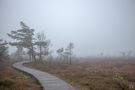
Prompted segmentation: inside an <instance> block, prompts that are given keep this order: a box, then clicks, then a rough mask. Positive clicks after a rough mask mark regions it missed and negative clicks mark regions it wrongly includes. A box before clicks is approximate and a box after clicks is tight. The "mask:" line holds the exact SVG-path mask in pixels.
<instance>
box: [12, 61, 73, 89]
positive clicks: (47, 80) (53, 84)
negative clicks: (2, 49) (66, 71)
mask: <svg viewBox="0 0 135 90" xmlns="http://www.w3.org/2000/svg"><path fill="white" fill-rule="evenodd" d="M29 62H30V61H22V62H18V63H15V64H13V67H14V68H16V69H18V70H21V71H23V72H26V73H28V74H31V75H32V76H34V77H35V78H36V79H37V80H38V81H39V83H40V84H41V86H42V87H43V90H75V89H74V88H73V87H72V86H71V85H69V84H68V83H66V82H65V81H63V80H61V79H59V78H57V77H55V76H53V75H51V74H49V73H46V72H42V71H39V70H35V69H31V68H28V67H25V66H24V65H23V64H24V63H29Z"/></svg>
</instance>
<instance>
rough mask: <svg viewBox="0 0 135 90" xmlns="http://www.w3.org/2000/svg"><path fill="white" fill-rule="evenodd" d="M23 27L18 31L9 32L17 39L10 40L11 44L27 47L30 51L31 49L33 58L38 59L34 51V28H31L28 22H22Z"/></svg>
mask: <svg viewBox="0 0 135 90" xmlns="http://www.w3.org/2000/svg"><path fill="white" fill-rule="evenodd" d="M20 26H21V29H19V30H16V31H11V33H10V34H9V33H8V36H9V37H11V38H12V39H14V40H15V42H10V45H12V46H16V47H18V46H19V47H23V48H27V49H28V52H29V51H31V53H30V54H29V55H30V57H32V59H34V60H36V58H35V51H34V43H33V40H34V38H33V36H34V29H30V28H29V27H28V26H27V25H26V24H24V23H23V22H20Z"/></svg>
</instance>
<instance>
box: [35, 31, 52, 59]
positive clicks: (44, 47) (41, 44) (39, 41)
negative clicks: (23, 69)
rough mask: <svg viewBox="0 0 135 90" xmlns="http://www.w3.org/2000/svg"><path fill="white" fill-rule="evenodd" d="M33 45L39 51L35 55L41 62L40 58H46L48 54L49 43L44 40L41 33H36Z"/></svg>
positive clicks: (43, 35) (44, 37)
mask: <svg viewBox="0 0 135 90" xmlns="http://www.w3.org/2000/svg"><path fill="white" fill-rule="evenodd" d="M35 45H37V47H38V49H39V52H37V54H38V55H39V60H40V61H42V60H43V57H42V56H43V55H44V56H46V55H48V54H49V45H50V41H49V40H47V39H46V36H45V34H44V33H43V32H42V33H37V37H36V42H35Z"/></svg>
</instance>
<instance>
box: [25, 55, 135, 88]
mask: <svg viewBox="0 0 135 90" xmlns="http://www.w3.org/2000/svg"><path fill="white" fill-rule="evenodd" d="M27 66H29V67H32V68H36V69H39V70H42V71H45V72H48V73H51V74H53V75H55V76H57V77H59V78H61V79H63V80H65V81H66V82H68V83H70V84H72V85H73V86H74V87H75V88H76V89H77V90H135V58H107V57H106V58H79V59H77V60H74V61H73V62H72V64H71V65H69V64H66V63H61V62H59V61H56V60H48V61H47V62H44V63H30V64H27Z"/></svg>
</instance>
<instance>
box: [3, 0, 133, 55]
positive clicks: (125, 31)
mask: <svg viewBox="0 0 135 90" xmlns="http://www.w3.org/2000/svg"><path fill="white" fill-rule="evenodd" d="M20 21H24V23H26V24H27V25H28V26H30V27H31V28H34V29H35V31H36V32H40V31H44V32H45V34H46V36H47V38H48V39H50V40H51V43H52V44H53V46H52V49H53V51H54V52H55V50H56V49H58V48H61V47H66V46H67V45H68V43H69V42H73V43H74V44H75V49H74V53H75V54H76V55H78V56H89V55H99V53H100V52H104V53H105V54H110V55H118V54H119V53H120V52H121V51H128V50H135V0H0V38H3V39H6V40H9V39H8V36H7V35H6V33H8V32H10V31H11V30H17V29H19V28H20V27H19V22H20ZM10 50H13V49H10Z"/></svg>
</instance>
